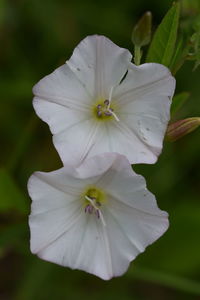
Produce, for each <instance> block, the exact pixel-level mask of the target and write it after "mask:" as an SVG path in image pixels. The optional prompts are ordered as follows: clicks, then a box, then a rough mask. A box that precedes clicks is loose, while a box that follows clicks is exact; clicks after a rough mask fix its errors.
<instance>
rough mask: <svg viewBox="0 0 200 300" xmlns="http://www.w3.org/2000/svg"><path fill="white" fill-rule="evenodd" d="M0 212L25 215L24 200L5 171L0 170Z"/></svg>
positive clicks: (25, 206)
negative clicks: (14, 211) (13, 212)
mask: <svg viewBox="0 0 200 300" xmlns="http://www.w3.org/2000/svg"><path fill="white" fill-rule="evenodd" d="M0 199H1V200H0V212H6V211H9V210H11V209H14V210H17V211H19V212H21V213H27V205H26V199H25V197H24V195H23V193H22V192H21V191H20V189H19V188H18V186H17V185H16V183H15V181H14V179H13V178H12V177H11V175H10V174H9V173H8V172H7V170H6V169H3V168H2V169H0Z"/></svg>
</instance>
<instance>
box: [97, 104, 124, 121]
mask: <svg viewBox="0 0 200 300" xmlns="http://www.w3.org/2000/svg"><path fill="white" fill-rule="evenodd" d="M96 116H97V118H98V119H110V118H112V117H114V118H115V120H116V121H119V118H118V117H117V115H116V114H115V113H114V109H113V108H111V107H110V101H109V100H108V99H106V100H105V101H104V102H103V103H99V104H97V106H96Z"/></svg>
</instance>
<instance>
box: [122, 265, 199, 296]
mask: <svg viewBox="0 0 200 300" xmlns="http://www.w3.org/2000/svg"><path fill="white" fill-rule="evenodd" d="M126 276H127V277H128V278H134V279H139V280H144V281H147V282H152V283H157V284H161V285H163V286H166V287H169V288H174V289H176V290H179V291H182V292H186V293H191V294H194V295H200V283H199V282H198V281H194V280H191V279H188V278H184V277H181V276H177V275H174V274H169V273H164V272H161V271H157V270H152V269H146V268H139V267H133V268H132V270H131V272H130V271H129V273H128V274H127V275H126Z"/></svg>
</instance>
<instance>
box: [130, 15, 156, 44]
mask: <svg viewBox="0 0 200 300" xmlns="http://www.w3.org/2000/svg"><path fill="white" fill-rule="evenodd" d="M151 23H152V14H151V12H150V11H147V12H146V13H145V14H144V15H143V16H142V17H141V18H140V20H139V21H138V23H137V24H136V25H135V27H134V28H133V33H132V42H133V44H134V45H136V46H139V47H142V46H145V45H147V44H149V42H150V40H151Z"/></svg>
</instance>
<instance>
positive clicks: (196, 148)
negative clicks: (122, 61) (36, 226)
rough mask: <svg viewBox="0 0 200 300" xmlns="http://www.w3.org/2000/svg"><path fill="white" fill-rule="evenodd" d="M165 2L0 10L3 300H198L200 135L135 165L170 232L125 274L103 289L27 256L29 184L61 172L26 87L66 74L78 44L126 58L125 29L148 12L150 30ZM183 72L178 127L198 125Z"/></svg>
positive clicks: (35, 1) (32, 1)
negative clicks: (94, 37)
mask: <svg viewBox="0 0 200 300" xmlns="http://www.w3.org/2000/svg"><path fill="white" fill-rule="evenodd" d="M171 4H172V1H170V0H165V1H156V0H155V1H153V0H151V1H150V0H149V1H145V0H134V1H133V0H123V1H109V0H102V1H98V2H97V1H89V0H84V1H81V0H78V1H75V0H74V1H64V0H63V1H62V0H57V1H53V0H48V1H41V0H29V1H25V0H15V1H14V0H12V1H11V0H7V1H6V0H1V2H0V65H1V69H0V93H1V94H0V95H1V97H0V98H1V100H0V131H1V139H0V160H1V169H0V219H1V222H0V299H1V300H7V299H17V300H31V299H38V300H40V299H41V300H43V299H44V300H45V299H50V300H51V299H70V300H73V299H94V300H98V299H109V300H111V299H115V300H117V299H123V300H126V299H127V300H129V299H134V300H135V299H139V300H140V299H148V300H149V299H155V300H157V299H163V300H165V299H167V300H168V299H170V300H171V299H200V298H198V297H200V296H197V293H199V295H200V283H198V282H199V279H200V241H199V236H200V196H199V195H200V131H199V130H196V131H195V132H194V133H192V134H190V135H188V136H186V137H185V138H183V139H181V140H179V141H177V142H175V143H167V142H165V145H164V151H163V153H162V155H161V156H160V158H159V160H158V162H157V163H156V164H155V165H151V166H149V165H140V166H139V165H138V166H135V170H136V171H137V172H139V173H142V174H143V175H144V176H145V177H146V180H147V185H148V188H149V189H150V190H151V191H152V192H153V193H154V194H155V195H156V198H157V201H158V205H159V207H160V208H161V209H163V210H166V211H168V213H169V216H170V228H169V230H168V231H167V233H166V234H165V235H164V236H163V237H161V238H160V239H159V240H158V241H157V242H156V243H154V244H153V245H151V246H149V247H148V248H147V250H146V251H145V253H143V254H141V255H140V256H139V257H138V258H137V259H136V260H135V261H134V262H133V263H132V264H131V266H130V268H129V270H128V272H127V273H126V274H125V275H124V276H122V277H120V278H116V279H112V280H111V281H107V282H106V281H102V280H101V279H98V278H96V277H95V276H92V275H88V274H86V273H84V272H81V271H71V270H70V269H67V268H62V267H59V266H56V265H54V264H51V263H47V262H43V261H41V260H39V259H38V258H37V257H35V256H33V255H32V254H31V252H30V250H29V229H28V225H27V216H28V214H29V207H30V199H29V197H28V194H27V189H26V184H27V180H28V177H29V176H30V175H31V174H32V172H34V171H36V170H41V171H51V170H55V169H58V168H59V167H61V162H60V160H59V157H58V155H57V153H56V151H55V149H54V147H53V145H52V141H51V133H50V131H49V129H48V126H47V125H46V124H45V123H43V122H42V121H41V120H39V119H38V118H37V117H36V115H35V113H34V111H33V107H32V91H31V90H32V86H33V85H34V84H35V83H36V82H37V81H38V80H39V79H41V78H42V77H44V76H45V75H47V74H48V73H50V72H52V71H53V70H54V69H55V68H56V67H58V66H60V65H61V64H63V63H64V62H65V61H66V60H67V59H68V58H69V57H70V55H71V53H72V51H73V49H74V47H75V46H76V45H77V44H78V43H79V42H80V40H81V39H83V38H84V37H85V36H87V35H90V34H95V33H97V34H103V35H105V36H107V37H109V38H110V39H111V40H112V41H113V42H115V43H116V44H118V45H119V46H121V47H124V48H128V49H129V50H130V51H131V52H133V45H132V43H131V33H132V28H133V25H134V24H135V22H136V21H137V20H138V18H139V17H140V16H141V15H142V14H143V13H144V12H145V11H147V10H150V11H151V12H152V14H153V24H154V28H155V27H156V26H157V25H158V24H159V23H160V22H161V20H162V18H163V16H164V15H165V14H166V12H167V10H168V9H169V8H170V6H171ZM192 68H193V65H192V63H191V62H187V63H186V64H185V65H184V67H183V68H182V69H181V70H180V71H179V72H178V73H177V76H176V78H177V88H176V91H177V92H181V91H188V92H190V98H189V100H188V102H187V104H186V105H185V106H184V108H183V109H182V110H181V111H180V112H179V115H178V116H177V118H185V117H192V116H200V84H199V75H200V70H197V71H195V72H192Z"/></svg>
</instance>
